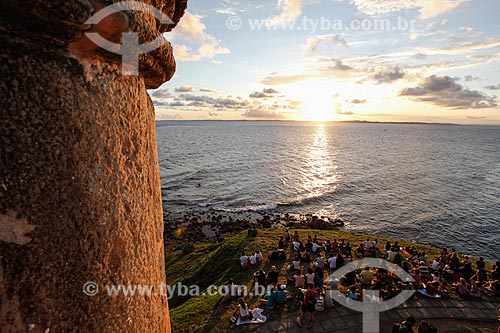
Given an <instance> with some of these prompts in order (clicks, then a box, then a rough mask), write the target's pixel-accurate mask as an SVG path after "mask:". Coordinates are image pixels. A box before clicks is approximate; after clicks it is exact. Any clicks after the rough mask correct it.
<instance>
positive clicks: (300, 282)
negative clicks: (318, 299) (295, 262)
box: [293, 269, 306, 288]
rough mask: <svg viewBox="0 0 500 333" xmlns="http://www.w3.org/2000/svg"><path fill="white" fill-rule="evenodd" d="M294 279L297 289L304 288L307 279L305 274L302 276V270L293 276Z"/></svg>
mask: <svg viewBox="0 0 500 333" xmlns="http://www.w3.org/2000/svg"><path fill="white" fill-rule="evenodd" d="M293 279H294V280H295V288H304V284H305V281H306V277H305V276H304V274H302V271H301V270H300V269H298V270H297V272H296V273H295V275H294V276H293Z"/></svg>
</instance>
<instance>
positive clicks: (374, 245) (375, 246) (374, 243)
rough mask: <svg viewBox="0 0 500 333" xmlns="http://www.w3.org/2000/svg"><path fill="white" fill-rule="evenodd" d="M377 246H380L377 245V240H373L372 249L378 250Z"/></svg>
mask: <svg viewBox="0 0 500 333" xmlns="http://www.w3.org/2000/svg"><path fill="white" fill-rule="evenodd" d="M379 245H380V244H379V243H378V239H375V240H374V241H373V247H374V248H376V249H378V248H379Z"/></svg>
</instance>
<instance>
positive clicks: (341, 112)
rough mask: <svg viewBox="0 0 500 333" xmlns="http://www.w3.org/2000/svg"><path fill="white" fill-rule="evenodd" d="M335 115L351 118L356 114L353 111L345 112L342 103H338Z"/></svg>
mask: <svg viewBox="0 0 500 333" xmlns="http://www.w3.org/2000/svg"><path fill="white" fill-rule="evenodd" d="M333 113H335V114H341V115H345V116H351V115H353V114H354V112H352V111H344V110H343V109H342V105H341V104H340V103H337V105H336V106H335V110H334V112H333Z"/></svg>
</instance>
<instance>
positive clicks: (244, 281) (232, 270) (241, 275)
mask: <svg viewBox="0 0 500 333" xmlns="http://www.w3.org/2000/svg"><path fill="white" fill-rule="evenodd" d="M283 231H284V230H283V229H260V230H259V234H258V236H257V237H247V232H246V231H244V232H241V233H239V234H237V235H235V236H232V237H228V238H227V239H225V240H224V241H222V242H220V243H218V244H197V245H195V249H194V250H193V252H191V253H189V254H183V253H182V252H181V251H174V252H170V253H166V270H167V281H168V284H169V285H175V284H176V283H177V282H181V283H182V284H183V285H186V286H191V285H198V286H200V289H201V291H202V292H203V291H204V290H205V289H206V288H207V287H208V286H210V285H216V286H220V285H224V284H226V282H227V280H228V279H229V278H230V277H232V278H233V279H234V281H235V283H236V284H239V285H246V286H247V287H248V290H249V291H250V290H251V287H252V285H253V276H252V274H253V273H254V271H255V270H256V268H247V269H242V268H241V266H240V265H239V264H238V259H239V257H240V256H241V252H242V251H245V252H246V254H247V255H249V254H251V252H254V251H256V250H260V251H261V252H262V253H263V255H264V263H263V269H264V270H265V271H266V272H268V271H269V270H270V268H271V266H272V265H275V266H276V267H277V269H278V270H279V271H280V279H281V280H280V282H281V281H283V282H284V281H286V277H287V274H288V276H290V275H291V273H290V272H287V270H286V268H287V266H288V265H289V264H290V263H291V259H290V254H291V251H288V252H287V260H286V261H279V262H269V261H268V260H267V253H268V252H269V251H272V250H275V249H276V246H277V244H278V238H279V237H280V236H281V235H282V234H283ZM294 231H295V230H290V233H291V234H292V235H293V233H294ZM298 232H299V235H300V238H301V240H304V239H307V236H314V235H318V238H319V239H320V240H322V241H324V240H327V239H330V240H333V239H334V238H337V240H340V239H345V240H346V242H350V243H351V246H352V247H353V253H354V249H355V248H356V247H357V245H359V243H364V241H365V240H366V239H367V238H370V239H371V240H373V239H375V238H377V239H378V240H379V242H380V246H381V247H383V246H384V245H385V243H386V242H387V241H390V242H391V243H394V241H395V239H390V238H384V237H379V236H370V235H365V234H353V233H348V232H344V231H338V230H309V229H298ZM398 241H399V244H400V245H401V246H402V247H405V246H415V247H416V248H417V250H418V251H425V252H426V254H427V257H428V258H429V259H428V260H429V261H432V259H433V258H434V257H436V256H438V255H439V254H440V253H441V250H440V249H437V248H432V247H429V246H424V245H419V244H415V243H411V242H408V241H404V240H398ZM309 265H310V263H302V265H301V266H302V269H303V271H305V269H306V268H307V267H309ZM488 266H489V265H488ZM452 296H453V295H452ZM246 300H247V302H248V303H249V305H250V307H251V308H252V307H254V306H255V305H256V304H257V303H258V298H256V297H254V298H247V299H246ZM169 306H170V318H171V323H172V329H173V332H176V333H177V332H227V331H228V330H229V329H230V328H231V327H233V326H232V325H231V324H230V321H229V318H230V316H231V313H232V311H233V310H234V309H235V308H236V306H237V301H236V300H227V299H225V298H224V297H223V296H200V297H189V296H188V297H172V299H170V300H169ZM271 319H272V318H271Z"/></svg>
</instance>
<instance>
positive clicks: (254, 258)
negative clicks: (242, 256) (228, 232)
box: [250, 252, 257, 265]
mask: <svg viewBox="0 0 500 333" xmlns="http://www.w3.org/2000/svg"><path fill="white" fill-rule="evenodd" d="M250 265H257V254H256V253H255V252H254V253H252V255H251V256H250Z"/></svg>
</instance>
